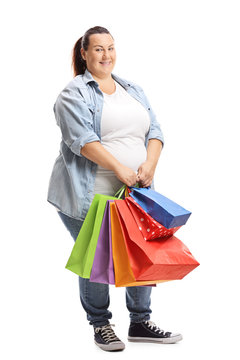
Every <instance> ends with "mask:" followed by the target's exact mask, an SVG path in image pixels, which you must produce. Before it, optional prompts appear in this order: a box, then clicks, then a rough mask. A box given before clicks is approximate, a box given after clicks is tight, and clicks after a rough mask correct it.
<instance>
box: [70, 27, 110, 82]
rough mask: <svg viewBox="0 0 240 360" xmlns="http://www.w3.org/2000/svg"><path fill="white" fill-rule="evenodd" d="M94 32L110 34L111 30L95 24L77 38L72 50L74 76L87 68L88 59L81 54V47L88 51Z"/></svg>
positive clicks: (82, 72)
mask: <svg viewBox="0 0 240 360" xmlns="http://www.w3.org/2000/svg"><path fill="white" fill-rule="evenodd" d="M93 34H110V32H109V31H108V30H107V29H106V28H104V27H101V26H95V27H93V28H90V29H88V30H87V31H86V32H85V34H84V35H83V36H82V37H80V39H78V40H77V42H76V43H75V45H74V47H73V51H72V68H73V74H74V76H77V75H82V74H84V73H85V70H86V69H87V63H86V60H84V59H83V57H82V55H81V48H83V49H84V50H85V51H87V49H88V45H89V37H90V35H93ZM110 35H111V34H110ZM111 36H112V35H111Z"/></svg>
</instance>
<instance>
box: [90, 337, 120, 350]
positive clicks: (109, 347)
mask: <svg viewBox="0 0 240 360" xmlns="http://www.w3.org/2000/svg"><path fill="white" fill-rule="evenodd" d="M94 342H95V344H96V345H97V346H98V347H100V348H101V349H102V350H105V351H117V350H124V349H125V344H124V343H123V342H115V343H113V344H109V345H104V344H99V343H98V342H96V341H95V340H94Z"/></svg>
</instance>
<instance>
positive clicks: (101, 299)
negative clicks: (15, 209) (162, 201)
mask: <svg viewBox="0 0 240 360" xmlns="http://www.w3.org/2000/svg"><path fill="white" fill-rule="evenodd" d="M115 63H116V51H115V47H114V39H113V37H112V36H111V34H110V33H109V31H108V30H107V29H105V28H103V27H99V26H96V27H94V28H91V29H89V30H87V31H86V33H85V34H84V36H83V37H81V38H80V39H79V40H78V41H77V42H76V44H75V46H74V49H73V60H72V65H73V69H74V75H75V77H74V79H73V80H72V81H70V83H69V84H68V85H67V86H66V87H65V88H64V89H63V91H62V92H61V93H60V94H59V96H58V98H57V100H56V103H55V104H54V113H55V117H56V121H57V124H58V126H59V127H60V129H61V133H62V141H61V144H60V154H59V156H58V157H57V159H56V161H55V164H54V168H53V171H52V175H51V178H50V182H49V189H48V201H49V202H50V203H52V204H53V205H54V206H56V207H57V210H58V214H59V216H60V218H61V220H62V221H63V223H64V225H65V226H66V228H67V229H68V230H69V232H70V233H71V235H72V237H73V239H74V240H76V238H77V235H78V233H79V230H80V228H81V226H82V223H83V221H84V219H85V216H86V214H87V211H88V209H89V207H90V204H91V201H92V199H93V197H94V194H96V193H101V194H104V195H110V196H113V195H114V194H115V192H116V191H117V190H118V189H119V188H120V187H121V186H122V185H123V184H126V185H128V186H134V185H135V184H136V183H139V184H140V185H141V186H142V187H147V186H153V177H154V172H155V169H156V166H157V162H158V159H159V156H160V153H161V149H162V146H163V136H162V132H161V129H160V126H159V124H158V122H157V121H156V119H155V115H154V113H153V111H152V109H151V106H150V104H149V102H148V100H147V98H146V96H145V94H144V92H143V90H142V89H141V88H140V87H139V86H138V85H136V84H134V83H132V82H129V81H126V80H124V79H122V78H120V77H118V76H116V75H114V74H112V70H113V68H114V65H115ZM79 288H80V299H81V303H82V306H83V308H84V310H85V311H86V313H87V319H88V320H89V322H90V324H91V325H93V327H94V339H95V343H96V344H97V345H98V346H99V347H100V348H101V349H103V350H108V351H111V350H123V349H124V348H125V345H124V343H123V342H122V341H121V340H120V339H119V338H118V337H117V336H116V335H115V333H114V331H113V329H112V327H111V325H110V323H109V319H111V317H112V314H111V312H110V311H109V310H108V306H109V286H108V285H106V284H99V283H92V282H89V280H88V279H83V278H80V277H79ZM150 295H151V287H148V286H146V287H144V286H137V287H127V288H126V306H127V308H128V310H129V312H130V320H131V322H130V327H129V333H128V335H129V336H128V340H129V341H145V342H146V341H147V342H148V341H149V342H150V341H151V342H156V343H175V342H177V341H179V340H181V339H182V336H181V335H180V334H172V333H171V332H164V331H163V330H161V329H160V328H159V327H157V326H156V325H155V324H154V323H153V322H151V321H150V314H151V312H152V311H151V309H150V301H151V299H150Z"/></svg>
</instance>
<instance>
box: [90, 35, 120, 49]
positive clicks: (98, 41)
mask: <svg viewBox="0 0 240 360" xmlns="http://www.w3.org/2000/svg"><path fill="white" fill-rule="evenodd" d="M112 44H114V40H113V38H112V37H111V35H110V34H92V35H90V36H89V45H90V46H91V47H93V46H96V45H101V46H109V45H112Z"/></svg>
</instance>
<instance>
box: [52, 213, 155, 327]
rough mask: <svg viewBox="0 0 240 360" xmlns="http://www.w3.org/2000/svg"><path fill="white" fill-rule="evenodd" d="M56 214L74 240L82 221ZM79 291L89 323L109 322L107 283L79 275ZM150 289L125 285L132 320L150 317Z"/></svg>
mask: <svg viewBox="0 0 240 360" xmlns="http://www.w3.org/2000/svg"><path fill="white" fill-rule="evenodd" d="M58 214H59V216H60V218H61V219H62V222H63V223H64V225H65V226H66V228H67V230H68V231H69V232H70V234H71V236H72V237H73V239H74V241H76V238H77V236H78V233H79V231H80V229H81V226H82V224H83V222H82V221H80V220H76V219H73V218H71V217H69V216H67V215H65V214H63V213H62V212H60V211H58ZM79 291H80V300H81V303H82V306H83V308H84V310H85V311H86V313H87V319H88V321H89V322H90V325H93V326H94V327H98V326H102V325H107V324H109V319H111V318H112V313H111V312H110V311H109V310H108V307H109V303H110V299H109V285H107V284H100V283H95V282H91V281H89V279H83V278H81V277H80V276H79ZM151 291H152V287H151V286H131V287H126V306H127V309H128V310H129V313H130V314H129V316H130V320H131V321H132V322H141V321H143V320H149V319H150V314H151V312H152V311H151V309H150V304H151Z"/></svg>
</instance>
